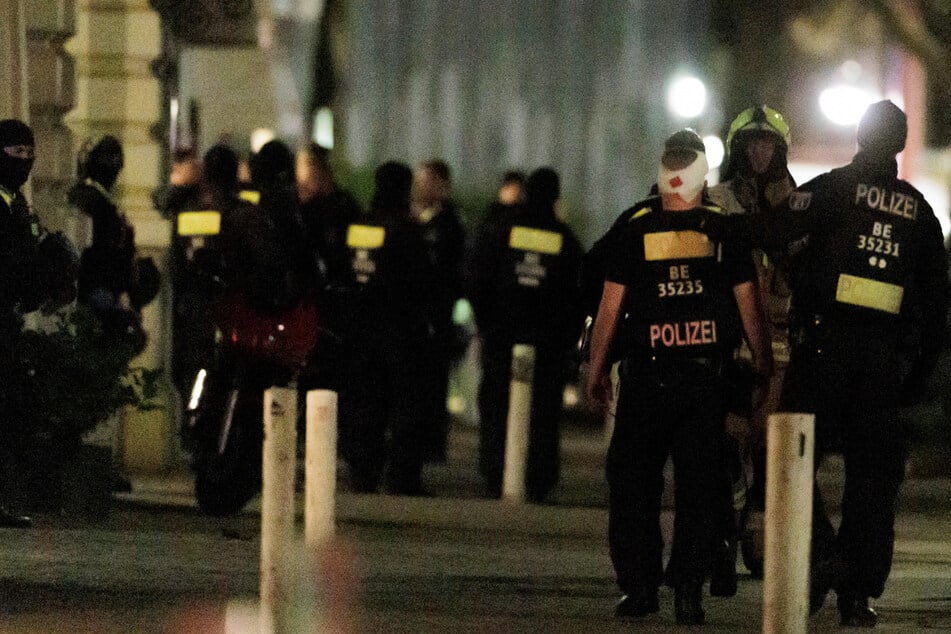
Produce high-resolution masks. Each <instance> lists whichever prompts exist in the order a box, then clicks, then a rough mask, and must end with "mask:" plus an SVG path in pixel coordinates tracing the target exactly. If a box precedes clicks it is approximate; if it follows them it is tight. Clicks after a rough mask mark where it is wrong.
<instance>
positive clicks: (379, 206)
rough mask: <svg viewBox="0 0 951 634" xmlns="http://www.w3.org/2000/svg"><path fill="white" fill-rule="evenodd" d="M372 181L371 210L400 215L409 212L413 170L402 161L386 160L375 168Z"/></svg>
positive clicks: (402, 215)
mask: <svg viewBox="0 0 951 634" xmlns="http://www.w3.org/2000/svg"><path fill="white" fill-rule="evenodd" d="M373 182H374V190H373V199H372V200H371V201H370V209H371V210H372V211H373V212H375V213H380V214H384V215H391V216H400V217H405V216H407V215H408V214H409V196H410V191H411V190H412V187H413V170H411V169H410V168H409V167H408V166H407V165H405V164H403V163H398V162H396V161H388V162H386V163H383V164H382V165H380V166H379V167H378V168H376V172H374V174H373Z"/></svg>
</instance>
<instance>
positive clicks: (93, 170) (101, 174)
mask: <svg viewBox="0 0 951 634" xmlns="http://www.w3.org/2000/svg"><path fill="white" fill-rule="evenodd" d="M123 164H124V160H123V155H122V144H121V143H119V139H117V138H116V137H114V136H112V135H110V134H107V135H106V136H103V137H99V138H90V139H86V141H85V142H84V143H83V144H82V146H81V147H80V148H79V156H78V157H77V160H76V174H77V176H79V179H80V180H86V179H87V178H88V179H91V180H94V181H96V182H97V183H99V184H100V185H102V186H103V187H105V188H106V189H110V188H111V187H112V186H113V185H114V184H115V182H116V179H118V178H119V172H121V171H122V166H123Z"/></svg>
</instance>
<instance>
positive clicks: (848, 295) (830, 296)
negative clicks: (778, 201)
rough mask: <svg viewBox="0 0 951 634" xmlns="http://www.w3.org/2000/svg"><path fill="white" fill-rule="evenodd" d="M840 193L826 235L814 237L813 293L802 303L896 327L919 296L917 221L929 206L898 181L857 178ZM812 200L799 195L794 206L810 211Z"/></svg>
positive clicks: (819, 310)
mask: <svg viewBox="0 0 951 634" xmlns="http://www.w3.org/2000/svg"><path fill="white" fill-rule="evenodd" d="M837 191H841V192H843V193H842V194H841V195H839V194H837V195H836V197H835V198H833V200H832V201H830V202H831V203H832V205H834V208H833V209H831V210H830V211H831V212H833V213H830V214H828V221H827V222H828V225H829V226H828V227H827V231H823V232H821V233H820V234H819V235H817V236H815V239H816V244H815V245H813V248H815V249H816V254H817V256H818V257H816V263H815V264H814V265H813V266H812V267H811V276H812V277H813V279H812V280H810V282H811V283H810V284H808V285H809V286H812V288H811V289H807V292H806V293H804V294H800V296H803V301H802V302H798V301H797V303H799V304H800V305H801V304H807V305H808V306H809V307H814V312H816V313H818V314H824V315H826V316H829V317H833V318H841V319H844V320H847V321H850V322H858V323H869V322H873V323H874V322H885V323H890V322H896V321H898V319H899V317H900V316H901V315H902V313H903V311H904V309H905V306H906V305H907V304H908V302H907V301H906V300H907V298H908V297H909V296H910V294H911V293H913V292H914V291H915V289H914V279H915V274H914V262H915V261H916V260H917V257H918V254H917V251H918V235H919V233H920V232H919V230H918V227H917V218H918V210H919V207H921V208H922V209H924V207H925V203H924V202H923V201H922V200H921V198H920V195H918V194H917V192H915V191H914V190H913V189H912V188H910V187H908V186H907V185H906V184H905V183H903V182H902V181H898V180H894V181H892V182H891V183H888V184H884V185H883V184H881V183H874V182H864V181H862V180H861V179H858V180H856V179H854V178H853V179H850V180H849V181H847V182H846V183H844V184H841V186H840V187H838V188H837ZM811 195H812V194H811V193H810V192H808V191H807V192H796V193H794V194H793V196H794V198H791V200H790V204H791V205H799V206H803V205H805V206H808V205H809V201H808V197H810V196H811ZM821 211H824V210H821Z"/></svg>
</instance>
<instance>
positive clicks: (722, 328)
mask: <svg viewBox="0 0 951 634" xmlns="http://www.w3.org/2000/svg"><path fill="white" fill-rule="evenodd" d="M639 213H640V212H638V213H635V214H634V215H633V216H632V218H631V223H632V229H633V231H632V233H631V234H629V236H630V237H629V241H628V242H627V244H626V246H625V248H630V249H634V250H635V251H634V254H635V258H636V272H635V275H634V276H632V278H631V279H632V280H633V282H632V283H631V284H630V285H628V293H627V302H626V306H625V314H624V320H623V323H622V325H621V328H622V332H621V336H622V341H624V342H625V348H626V349H627V350H628V353H627V354H624V356H627V357H629V358H634V359H645V358H653V359H669V360H675V359H686V358H707V359H722V358H723V357H724V356H725V354H726V353H727V352H728V351H732V350H733V349H734V348H735V347H736V346H737V345H738V343H739V332H740V329H739V317H738V313H737V309H736V301H735V299H734V296H733V289H732V283H731V281H730V280H729V279H728V278H727V275H726V271H725V270H724V266H723V265H724V257H725V255H726V254H725V253H724V244H723V243H722V242H717V241H715V240H713V239H711V238H710V237H709V236H708V235H706V234H705V233H703V232H701V231H699V230H697V228H696V227H698V226H699V225H700V223H699V222H698V217H699V216H702V214H705V213H712V212H709V211H705V210H694V211H683V212H681V211H678V212H662V211H650V210H647V211H646V212H645V213H644V214H643V215H639Z"/></svg>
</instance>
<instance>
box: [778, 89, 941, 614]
mask: <svg viewBox="0 0 951 634" xmlns="http://www.w3.org/2000/svg"><path fill="white" fill-rule="evenodd" d="M906 134H907V123H906V118H905V114H904V112H902V111H901V109H899V108H898V107H897V106H895V105H894V104H893V103H892V102H890V101H887V100H886V101H880V102H877V103H875V104H872V105H871V106H870V107H869V108H868V110H867V111H866V112H865V115H864V116H863V117H862V120H861V121H860V123H859V126H858V132H857V140H858V148H859V149H858V153H857V154H856V156H855V158H854V159H853V160H852V162H851V163H850V164H849V165H846V166H845V167H841V168H838V169H835V170H832V171H831V172H828V173H826V174H823V175H821V176H819V177H817V178H815V179H813V180H811V181H809V182H808V183H806V184H805V185H803V186H802V187H800V188H799V189H797V190H796V191H795V192H793V194H792V195H791V196H790V198H789V202H788V205H787V206H786V207H785V208H783V209H781V210H780V212H779V213H778V214H777V217H776V218H775V220H774V221H771V222H768V223H766V225H765V227H764V228H763V230H764V231H765V232H766V235H767V239H768V244H769V245H775V246H784V247H785V249H786V253H787V254H788V255H790V257H791V272H790V283H791V286H792V290H793V296H792V316H791V320H790V321H791V325H790V341H791V344H792V353H791V357H790V363H789V367H788V369H787V372H786V381H785V384H784V386H783V396H782V406H783V408H784V409H786V410H787V411H796V412H813V413H815V415H816V458H817V460H816V464H817V465H818V464H819V460H820V459H821V457H822V455H823V454H824V453H825V452H827V451H829V450H830V449H831V448H833V447H834V446H836V445H838V446H840V447H841V451H842V455H843V458H844V461H845V490H844V493H843V499H842V522H841V525H840V526H839V530H838V533H836V532H835V531H834V530H833V528H832V524H831V523H830V522H829V518H828V516H827V515H826V512H825V509H824V506H823V502H822V498H821V496H820V495H819V492H818V489H817V490H816V492H815V506H814V509H813V524H812V570H811V573H812V575H811V587H810V608H811V609H812V610H813V611H815V610H817V609H819V607H820V606H821V605H822V603H823V601H824V599H825V596H826V594H827V593H828V591H829V589H835V591H836V594H837V599H838V608H839V612H840V615H841V618H842V623H843V625H849V626H859V627H872V626H874V625H875V622H876V619H877V616H876V614H875V611H874V610H873V609H872V608H871V607H870V605H869V599H870V598H873V597H878V596H880V595H881V594H882V591H883V590H884V587H885V581H886V580H887V579H888V574H889V570H890V569H891V561H892V551H893V547H894V523H895V501H896V498H897V495H898V489H899V486H900V484H901V482H902V479H903V475H904V469H905V457H906V451H907V440H908V439H907V432H906V430H905V429H904V428H903V426H902V424H901V422H900V420H899V418H898V408H899V405H900V404H901V403H902V402H907V403H911V402H914V401H915V400H916V399H918V398H920V394H921V391H922V390H923V387H924V381H925V379H926V378H927V376H928V374H929V373H930V372H931V370H932V369H933V368H934V366H935V364H936V362H937V356H938V351H939V350H941V347H942V341H943V336H944V326H945V315H946V290H945V285H946V267H947V263H946V259H945V252H944V248H943V244H942V236H941V230H940V228H939V225H938V221H937V219H936V218H935V215H934V212H933V211H932V209H931V207H930V206H929V205H928V203H927V202H926V201H925V199H924V197H923V196H922V195H921V193H920V192H919V191H918V190H917V189H915V188H914V187H912V186H911V185H909V184H908V183H907V182H905V181H903V180H901V179H899V178H898V168H897V163H896V160H895V155H896V154H897V153H898V152H900V151H901V150H902V149H903V148H904V146H905V137H906Z"/></svg>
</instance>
